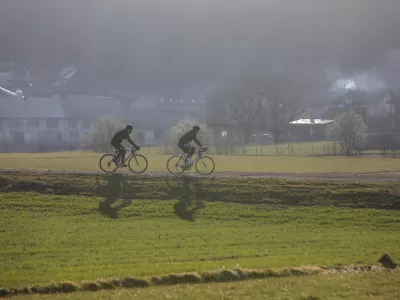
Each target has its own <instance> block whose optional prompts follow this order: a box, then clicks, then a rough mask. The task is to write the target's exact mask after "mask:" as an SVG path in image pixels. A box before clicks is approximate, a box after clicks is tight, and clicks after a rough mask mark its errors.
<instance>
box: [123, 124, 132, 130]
mask: <svg viewBox="0 0 400 300" xmlns="http://www.w3.org/2000/svg"><path fill="white" fill-rule="evenodd" d="M125 129H128V130H133V126H132V125H131V124H128V125H126V127H125Z"/></svg>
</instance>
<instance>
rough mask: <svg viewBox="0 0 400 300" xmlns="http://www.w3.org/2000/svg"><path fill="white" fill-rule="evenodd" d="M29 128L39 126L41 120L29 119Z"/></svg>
mask: <svg viewBox="0 0 400 300" xmlns="http://www.w3.org/2000/svg"><path fill="white" fill-rule="evenodd" d="M27 127H28V128H39V120H37V119H29V120H28V121H27Z"/></svg>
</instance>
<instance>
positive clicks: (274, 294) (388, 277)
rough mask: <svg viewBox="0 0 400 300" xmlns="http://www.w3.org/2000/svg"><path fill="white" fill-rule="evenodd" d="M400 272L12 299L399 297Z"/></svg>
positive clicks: (391, 299)
mask: <svg viewBox="0 0 400 300" xmlns="http://www.w3.org/2000/svg"><path fill="white" fill-rule="evenodd" d="M399 286H400V272H398V271H397V272H384V273H382V272H379V273H363V274H351V275H329V276H325V275H322V276H311V277H290V278H268V279H261V280H252V281H243V282H232V283H214V284H198V285H177V286H167V287H152V288H145V289H117V290H113V291H101V292H96V293H91V292H79V293H73V294H64V295H63V294H61V295H49V296H41V295H32V296H24V297H18V296H17V297H13V298H12V299H16V300H19V299H28V300H36V299H55V300H62V299H83V300H84V299H97V300H100V299H143V300H145V299H192V300H200V299H218V300H220V299H231V300H236V299H237V300H239V299H240V300H243V299H249V300H253V299H288V300H289V299H296V300H322V299H324V300H326V299H349V300H353V299H358V300H364V299H381V300H384V299H387V300H396V299H400V291H399Z"/></svg>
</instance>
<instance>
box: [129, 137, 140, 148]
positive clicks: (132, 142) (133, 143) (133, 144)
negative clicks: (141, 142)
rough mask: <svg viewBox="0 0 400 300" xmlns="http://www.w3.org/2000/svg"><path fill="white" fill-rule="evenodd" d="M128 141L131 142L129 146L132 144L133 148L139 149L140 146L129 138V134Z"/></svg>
mask: <svg viewBox="0 0 400 300" xmlns="http://www.w3.org/2000/svg"><path fill="white" fill-rule="evenodd" d="M126 140H127V141H128V142H129V144H131V145H132V146H133V147H136V148H139V146H138V145H136V144H135V142H134V141H132V139H131V137H130V136H129V134H128V135H127V137H126Z"/></svg>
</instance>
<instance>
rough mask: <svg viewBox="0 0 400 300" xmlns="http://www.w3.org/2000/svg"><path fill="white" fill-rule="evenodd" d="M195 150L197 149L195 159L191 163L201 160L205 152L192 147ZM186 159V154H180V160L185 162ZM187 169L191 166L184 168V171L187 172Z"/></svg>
mask: <svg viewBox="0 0 400 300" xmlns="http://www.w3.org/2000/svg"><path fill="white" fill-rule="evenodd" d="M192 147H194V146H192ZM194 148H195V149H197V151H196V152H197V157H196V158H195V159H194V160H193V162H196V161H198V160H199V159H203V153H204V152H205V151H201V148H198V147H194ZM186 158H187V154H186V153H183V154H182V159H183V161H185V160H186ZM189 167H191V166H188V167H186V168H185V170H187V169H188V168H189Z"/></svg>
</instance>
